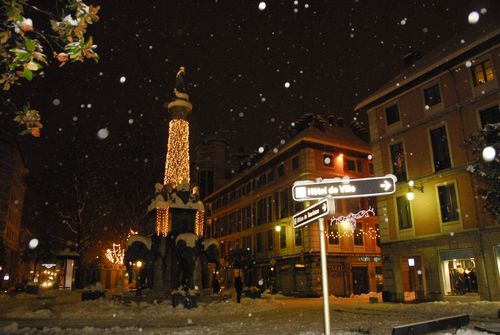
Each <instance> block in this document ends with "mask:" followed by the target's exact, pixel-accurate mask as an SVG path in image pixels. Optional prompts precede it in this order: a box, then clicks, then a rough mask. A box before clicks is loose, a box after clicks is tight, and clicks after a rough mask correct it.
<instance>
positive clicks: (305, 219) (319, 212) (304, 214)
mask: <svg viewBox="0 0 500 335" xmlns="http://www.w3.org/2000/svg"><path fill="white" fill-rule="evenodd" d="M331 205H332V204H330V203H329V200H328V199H323V200H321V201H318V202H317V203H315V204H314V205H312V206H309V207H308V208H306V209H304V210H303V211H301V212H298V213H297V214H295V215H294V216H293V228H299V227H302V226H304V225H306V224H308V223H310V222H313V221H316V220H318V219H319V218H322V217H323V216H325V215H328V214H329V213H330V211H331V210H332V208H331Z"/></svg>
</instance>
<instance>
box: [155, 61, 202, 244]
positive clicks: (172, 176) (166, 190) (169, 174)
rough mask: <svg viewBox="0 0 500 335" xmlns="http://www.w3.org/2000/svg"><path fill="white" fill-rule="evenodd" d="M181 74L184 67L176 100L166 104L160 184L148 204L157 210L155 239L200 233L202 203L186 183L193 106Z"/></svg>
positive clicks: (178, 75)
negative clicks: (166, 127) (165, 134)
mask: <svg viewBox="0 0 500 335" xmlns="http://www.w3.org/2000/svg"><path fill="white" fill-rule="evenodd" d="M184 75H185V70H184V67H181V68H180V70H179V71H178V73H177V76H176V84H175V89H174V94H175V99H174V101H172V102H170V103H169V104H168V111H169V113H170V114H171V117H172V119H171V120H170V123H169V126H168V143H167V157H166V161H165V176H164V179H163V185H157V187H156V191H157V192H156V194H157V197H156V198H155V200H154V201H153V203H152V204H151V205H150V210H151V209H153V208H154V209H156V227H155V230H156V234H157V235H158V236H167V234H168V233H170V232H173V233H175V234H178V233H186V232H192V233H195V234H196V235H198V236H201V235H202V234H203V220H204V208H203V204H202V203H201V201H199V195H198V188H197V187H191V185H190V184H189V179H190V178H189V122H188V116H189V114H191V112H192V110H193V105H192V104H191V102H190V101H189V95H188V94H187V93H186V90H185V87H184ZM191 214H193V215H191ZM174 221H175V222H174Z"/></svg>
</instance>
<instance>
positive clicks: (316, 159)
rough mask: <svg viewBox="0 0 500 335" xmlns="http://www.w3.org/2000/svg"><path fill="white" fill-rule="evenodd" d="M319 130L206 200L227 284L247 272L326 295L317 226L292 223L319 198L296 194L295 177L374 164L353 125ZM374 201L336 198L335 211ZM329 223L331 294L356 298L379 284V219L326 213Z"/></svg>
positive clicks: (267, 283) (338, 173)
mask: <svg viewBox="0 0 500 335" xmlns="http://www.w3.org/2000/svg"><path fill="white" fill-rule="evenodd" d="M316 119H317V120H318V119H320V118H319V117H316ZM319 128H321V129H318V128H317V127H315V126H309V127H307V128H306V129H304V130H302V131H301V132H299V133H298V134H297V135H295V137H293V138H292V139H291V140H290V141H289V142H288V143H286V144H283V145H281V146H280V147H277V148H274V149H273V150H269V151H268V152H267V153H265V152H263V153H262V157H261V159H260V160H259V161H258V162H257V163H255V164H253V165H252V166H250V167H248V168H247V169H246V170H244V171H243V172H239V173H237V174H236V176H235V177H233V178H232V179H231V180H230V181H228V182H227V183H226V184H225V185H224V186H223V187H221V188H219V189H217V190H216V191H215V192H213V193H212V194H210V195H208V196H207V197H206V198H205V203H206V206H207V207H208V210H207V222H206V225H205V236H206V237H214V238H217V240H218V241H219V242H220V255H221V258H222V264H223V265H224V268H223V269H221V270H220V273H219V276H220V278H221V280H222V284H223V285H224V286H226V287H231V286H232V282H233V278H234V276H238V275H241V276H242V277H243V280H244V283H245V285H246V286H263V287H265V288H268V289H271V290H272V291H273V292H276V291H279V292H282V293H284V294H290V295H302V296H308V295H310V296H316V295H319V294H321V290H322V288H321V268H320V240H319V228H318V224H317V223H316V222H315V223H311V224H309V225H306V226H304V227H301V228H298V229H294V228H293V224H292V216H293V214H295V213H297V212H299V211H300V210H302V209H304V208H305V206H306V207H307V206H309V205H311V204H312V203H300V202H295V201H294V200H293V199H292V192H291V189H292V186H293V183H294V182H295V181H297V180H306V179H307V180H315V179H316V178H334V177H344V176H349V177H351V178H361V177H367V176H372V175H373V166H372V164H371V161H370V160H369V157H370V156H369V155H370V153H371V151H370V148H369V146H368V145H367V143H366V142H364V141H362V140H361V139H360V138H359V137H357V136H356V135H354V134H353V133H352V131H351V129H350V128H348V127H339V126H337V127H334V126H332V125H326V126H325V127H319ZM373 205H374V201H373V199H368V198H357V199H349V200H347V199H344V200H342V201H336V208H337V211H336V214H335V217H338V216H341V215H346V214H347V213H349V212H355V213H356V212H358V211H360V210H362V209H368V207H369V206H373ZM325 225H326V228H327V229H326V230H327V236H325V238H326V239H327V241H326V242H327V247H328V269H329V272H328V276H329V285H330V286H329V287H330V293H331V294H335V295H337V296H349V295H351V294H360V293H367V292H370V291H377V287H378V288H379V289H380V282H381V279H382V278H381V272H382V271H381V270H382V269H381V259H380V249H379V247H378V245H377V241H378V239H377V236H378V235H377V229H378V220H377V217H376V216H370V217H365V218H363V219H360V220H358V221H357V222H354V223H352V222H351V223H348V222H344V221H342V222H340V221H339V222H338V221H336V220H333V218H330V217H326V218H325ZM377 284H378V286H377Z"/></svg>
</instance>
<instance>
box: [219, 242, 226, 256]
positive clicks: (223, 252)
mask: <svg viewBox="0 0 500 335" xmlns="http://www.w3.org/2000/svg"><path fill="white" fill-rule="evenodd" d="M220 258H226V248H225V244H224V243H221V244H220Z"/></svg>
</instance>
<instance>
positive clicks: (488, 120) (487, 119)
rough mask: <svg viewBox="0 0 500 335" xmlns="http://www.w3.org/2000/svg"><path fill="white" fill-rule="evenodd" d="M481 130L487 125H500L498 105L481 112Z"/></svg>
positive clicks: (499, 107)
mask: <svg viewBox="0 0 500 335" xmlns="http://www.w3.org/2000/svg"><path fill="white" fill-rule="evenodd" d="M479 119H480V120H481V128H484V126H486V125H487V124H493V123H500V106H499V105H496V106H493V107H490V108H486V109H483V110H480V111H479Z"/></svg>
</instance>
